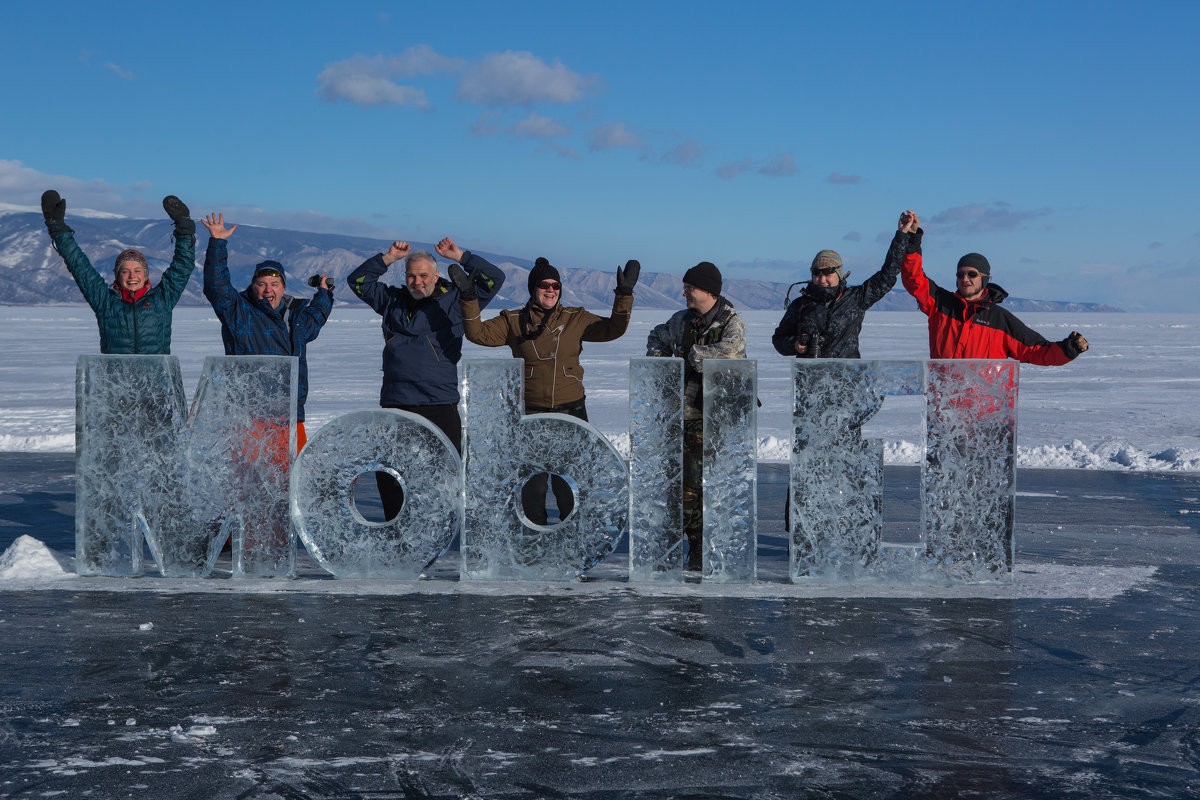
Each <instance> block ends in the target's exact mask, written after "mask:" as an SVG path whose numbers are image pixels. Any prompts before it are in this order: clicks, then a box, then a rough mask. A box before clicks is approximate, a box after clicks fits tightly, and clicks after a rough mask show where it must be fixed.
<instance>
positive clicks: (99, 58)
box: [0, 2, 1200, 311]
mask: <svg viewBox="0 0 1200 800" xmlns="http://www.w3.org/2000/svg"><path fill="white" fill-rule="evenodd" d="M49 8H51V7H48V6H39V5H37V4H33V3H20V4H9V5H6V7H5V12H4V15H5V26H4V27H5V30H6V31H7V36H6V37H5V39H6V40H7V41H6V45H5V47H4V48H3V50H0V68H2V69H3V72H4V74H5V75H6V76H8V78H7V80H6V81H5V85H4V89H3V98H4V103H3V106H4V109H5V111H4V117H5V122H4V124H3V125H2V126H0V202H5V203H13V204H20V205H34V204H36V202H37V198H38V196H39V195H40V193H41V191H42V190H44V189H46V188H50V187H54V188H57V189H59V190H60V191H61V192H62V193H63V195H64V196H65V197H67V200H68V204H69V206H68V210H70V208H72V207H87V208H94V209H98V210H102V211H111V212H117V213H123V214H131V215H146V216H159V215H161V213H162V212H161V207H160V206H159V200H160V199H161V197H162V196H163V195H164V194H168V193H175V194H178V195H179V196H180V197H182V198H183V199H184V200H185V201H187V202H188V203H189V205H190V206H191V208H192V210H193V214H194V215H195V216H197V217H199V216H200V215H202V214H204V213H205V212H208V211H218V210H219V211H224V212H225V213H226V216H227V218H229V219H232V220H233V221H235V222H243V223H248V224H255V223H257V224H264V225H273V226H280V227H288V228H293V229H298V230H314V231H333V232H341V233H351V234H365V235H370V236H377V237H379V238H380V239H381V240H385V239H388V240H390V239H391V238H396V237H399V238H405V239H414V240H421V241H430V240H437V239H439V238H441V237H442V236H447V235H449V236H452V237H454V238H455V240H456V241H457V242H458V243H459V244H461V245H462V246H463V247H466V248H471V247H477V248H479V249H481V250H488V251H491V252H499V253H506V254H511V255H515V256H521V257H525V258H533V257H535V256H538V255H544V256H546V257H547V258H549V259H550V260H551V262H553V263H555V264H556V265H559V266H563V267H599V268H611V267H615V266H616V265H617V264H618V263H623V262H624V261H625V259H628V258H638V259H640V260H641V261H642V264H643V268H644V269H647V270H652V271H661V272H682V271H683V270H685V269H686V268H687V267H689V266H691V265H693V264H695V263H696V262H697V261H701V260H710V261H714V262H716V263H717V265H718V266H720V267H721V268H722V270H723V271H724V272H726V274H728V275H734V276H740V277H758V278H763V279H768V280H780V281H782V280H796V279H798V278H801V277H804V276H805V273H806V271H807V266H808V263H809V262H810V261H811V259H812V256H813V254H815V253H816V252H817V251H818V250H820V249H822V248H833V249H836V250H838V251H839V252H841V253H842V255H843V257H844V258H845V260H846V262H847V263H848V264H850V265H851V267H852V268H853V270H854V273H855V275H854V276H852V278H851V281H852V282H853V281H854V280H855V279H856V278H857V279H863V278H866V277H867V276H868V274H869V273H870V272H871V271H873V270H874V269H875V268H876V267H877V266H878V265H879V263H881V261H882V257H883V252H884V250H885V247H886V241H887V240H888V239H890V235H891V231H892V230H894V226H895V220H896V217H897V216H898V214H899V212H900V211H901V210H903V209H905V208H914V209H916V210H917V211H918V213H919V214H920V215H921V218H922V220H923V222H924V223H925V224H924V227H925V229H926V247H925V252H926V266H927V269H928V271H929V272H930V274H931V276H933V277H934V278H935V279H938V280H941V281H942V282H943V283H947V284H948V283H949V282H950V280H951V275H952V273H953V269H954V264H955V262H956V261H957V259H958V257H959V256H960V255H962V254H963V253H964V252H968V251H978V252H981V253H983V254H985V255H986V256H987V257H988V258H989V260H990V261H991V263H992V267H993V276H994V279H995V281H996V282H997V283H999V284H1001V285H1003V286H1004V287H1005V288H1006V289H1007V290H1008V291H1009V292H1010V293H1012V294H1014V295H1018V296H1023V297H1036V298H1043V299H1068V300H1079V301H1093V302H1106V303H1112V304H1115V305H1119V306H1122V307H1124V308H1127V309H1129V310H1175V311H1195V310H1197V308H1196V305H1197V301H1198V300H1200V256H1198V255H1197V253H1200V203H1198V202H1197V199H1196V187H1197V186H1200V158H1198V157H1197V147H1198V143H1200V136H1198V134H1200V125H1198V117H1200V102H1197V88H1196V86H1197V79H1198V78H1200V57H1198V56H1197V47H1196V45H1195V41H1194V35H1195V31H1196V30H1197V23H1200V4H1195V3H1183V2H1179V3H1171V2H1161V3H1148V4H1143V5H1142V6H1139V7H1134V6H1130V5H1128V4H1117V3H1103V2H1102V3H1083V2H1079V3H1056V2H1042V3H1024V2H1018V3H1008V4H995V3H988V4H980V3H953V4H951V3H921V4H884V3H853V4H836V3H819V4H818V3H801V2H792V3H774V2H758V3H754V2H751V3H743V4H736V5H735V4H733V3H707V2H686V3H684V2H658V3H655V2H641V3H624V2H604V3H584V2H563V3H520V2H515V3H498V2H480V3H473V2H469V3H468V2H463V3H459V2H443V3H381V2H376V3H357V2H347V3H340V4H328V3H312V2H292V3H289V4H283V3H270V4H265V3H264V4H257V3H248V4H244V5H241V4H239V5H234V4H224V3H204V4H200V5H186V6H183V5H178V4H176V5H172V4H169V3H163V2H154V3H121V4H111V5H106V4H98V3H94V2H89V3H86V4H85V3H74V2H63V3H57V4H55V5H54V6H53V8H54V9H55V11H54V13H53V14H51V12H50V11H49V10H48V9H49ZM15 76H16V77H15Z"/></svg>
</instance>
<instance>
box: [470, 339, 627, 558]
mask: <svg viewBox="0 0 1200 800" xmlns="http://www.w3.org/2000/svg"><path fill="white" fill-rule="evenodd" d="M522 367H523V363H522V362H521V361H519V360H510V359H474V360H466V361H463V379H462V396H463V405H462V407H463V423H464V424H463V434H464V435H463V453H464V458H463V491H464V495H465V511H466V515H465V518H464V522H463V531H462V543H461V547H462V558H463V562H462V577H463V578H464V579H468V580H473V579H493V580H497V579H499V580H520V579H534V580H567V579H569V578H572V577H574V576H576V575H580V574H581V573H583V572H584V571H585V570H587V569H588V568H590V567H591V566H593V565H594V564H596V562H598V561H599V560H600V559H602V558H604V557H605V556H606V555H608V554H609V553H610V552H611V551H612V549H613V548H614V547H615V546H616V544H617V540H618V539H619V538H620V537H621V535H622V534H623V533H624V532H625V530H626V529H627V528H628V520H629V495H628V491H629V470H628V467H627V465H626V464H625V462H624V460H623V459H622V458H621V456H620V455H619V454H618V453H617V451H616V450H615V449H614V448H613V446H612V444H610V443H609V441H608V439H606V438H605V437H604V435H603V434H601V433H600V432H599V431H597V430H596V429H595V428H593V427H592V426H591V425H588V424H587V423H586V422H583V421H581V420H578V419H575V418H574V417H570V416H567V415H565V414H537V415H534V416H529V417H524V418H523V417H522V415H521V412H522V409H523V399H522V398H523V397H524V384H523V380H522V376H521V372H522ZM541 472H549V473H554V474H559V475H564V476H565V477H567V478H569V479H570V482H571V483H572V484H573V490H574V493H575V508H574V510H573V511H572V512H571V513H570V514H569V515H568V516H567V518H566V519H565V520H563V521H562V522H560V523H558V524H556V525H552V526H549V525H536V524H534V523H532V522H530V520H529V519H528V517H527V516H526V515H525V514H524V512H523V510H522V508H521V488H522V487H523V486H524V485H525V483H526V482H527V481H528V480H529V479H530V478H531V477H532V476H534V475H536V474H538V473H541Z"/></svg>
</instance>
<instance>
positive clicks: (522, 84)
mask: <svg viewBox="0 0 1200 800" xmlns="http://www.w3.org/2000/svg"><path fill="white" fill-rule="evenodd" d="M599 83H600V80H599V78H598V77H597V76H594V75H590V76H589V75H581V74H580V73H578V72H575V71H574V70H572V69H569V68H568V67H566V66H565V65H564V64H563V63H562V62H561V61H559V60H558V59H555V60H554V63H552V64H547V63H546V62H545V61H542V60H541V59H540V58H538V57H537V56H535V55H534V54H533V53H529V52H525V51H520V52H514V51H512V50H508V51H505V52H503V53H491V54H489V55H487V56H484V58H483V59H482V60H480V61H478V62H476V63H475V64H472V65H470V66H469V67H467V68H466V70H465V71H464V73H463V76H462V80H461V81H460V82H459V84H458V91H457V92H456V93H455V97H456V98H457V99H459V100H463V101H465V102H468V103H475V104H476V105H481V106H529V105H535V104H537V103H560V104H561V103H575V102H578V101H580V100H582V99H583V98H584V95H585V94H586V93H587V91H588V90H589V89H591V88H593V87H595V86H598V85H599Z"/></svg>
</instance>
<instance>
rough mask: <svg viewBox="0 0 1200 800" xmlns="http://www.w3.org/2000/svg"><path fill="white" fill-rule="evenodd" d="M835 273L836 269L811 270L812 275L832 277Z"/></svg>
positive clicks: (817, 268)
mask: <svg viewBox="0 0 1200 800" xmlns="http://www.w3.org/2000/svg"><path fill="white" fill-rule="evenodd" d="M837 271H838V268H837V267H825V268H824V269H822V268H820V267H813V268H812V274H813V275H832V274H833V273H835V272H837Z"/></svg>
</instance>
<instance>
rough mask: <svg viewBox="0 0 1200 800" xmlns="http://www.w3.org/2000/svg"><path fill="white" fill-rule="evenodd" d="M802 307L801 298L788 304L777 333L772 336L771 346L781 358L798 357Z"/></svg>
mask: <svg viewBox="0 0 1200 800" xmlns="http://www.w3.org/2000/svg"><path fill="white" fill-rule="evenodd" d="M801 305H802V304H801V302H800V298H799V297H797V298H796V299H795V300H793V301H792V302H790V303H788V307H787V311H785V312H783V319H781V320H779V324H778V325H776V326H775V333H774V334H772V335H771V344H772V345H773V346H774V347H775V352H777V353H779V355H781V356H794V355H796V328H797V327H798V326H799V324H800V307H801Z"/></svg>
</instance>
